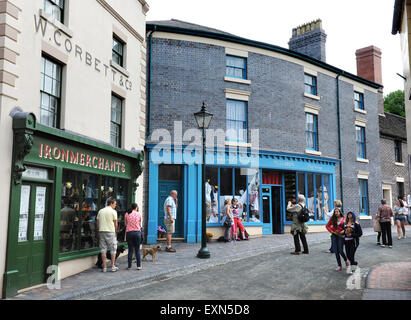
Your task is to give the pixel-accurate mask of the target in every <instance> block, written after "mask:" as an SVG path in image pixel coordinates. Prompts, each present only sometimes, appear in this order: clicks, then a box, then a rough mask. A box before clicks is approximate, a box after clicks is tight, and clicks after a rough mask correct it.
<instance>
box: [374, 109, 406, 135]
mask: <svg viewBox="0 0 411 320" xmlns="http://www.w3.org/2000/svg"><path fill="white" fill-rule="evenodd" d="M384 114H385V117H383V116H381V115H380V116H379V118H380V134H381V135H384V136H388V137H392V138H398V139H402V140H407V127H406V120H405V118H404V117H401V116H397V115H396V114H392V113H388V112H384Z"/></svg>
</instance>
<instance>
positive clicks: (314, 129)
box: [305, 113, 318, 151]
mask: <svg viewBox="0 0 411 320" xmlns="http://www.w3.org/2000/svg"><path fill="white" fill-rule="evenodd" d="M305 138H306V148H307V149H309V150H315V151H318V116H317V115H315V114H312V113H306V114H305Z"/></svg>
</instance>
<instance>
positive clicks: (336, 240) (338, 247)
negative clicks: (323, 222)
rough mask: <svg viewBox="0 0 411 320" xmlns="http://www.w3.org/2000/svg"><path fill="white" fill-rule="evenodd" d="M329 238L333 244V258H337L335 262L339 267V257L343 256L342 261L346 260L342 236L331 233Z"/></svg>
mask: <svg viewBox="0 0 411 320" xmlns="http://www.w3.org/2000/svg"><path fill="white" fill-rule="evenodd" d="M331 240H332V242H333V244H334V249H335V258H336V259H337V264H338V266H339V267H341V258H340V255H341V257H343V259H344V261H347V257H346V255H345V253H344V238H341V237H339V236H336V235H335V234H333V235H332V236H331Z"/></svg>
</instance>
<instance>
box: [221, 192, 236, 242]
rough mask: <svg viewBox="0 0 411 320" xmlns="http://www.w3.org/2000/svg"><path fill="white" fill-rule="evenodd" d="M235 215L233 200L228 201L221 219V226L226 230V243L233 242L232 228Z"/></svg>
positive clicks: (225, 202)
mask: <svg viewBox="0 0 411 320" xmlns="http://www.w3.org/2000/svg"><path fill="white" fill-rule="evenodd" d="M233 222H234V220H233V215H232V213H231V200H230V199H226V200H225V201H224V209H223V212H222V218H221V226H222V227H223V228H225V231H224V240H225V242H231V237H232V235H231V232H230V231H231V229H232V228H231V226H232V225H233Z"/></svg>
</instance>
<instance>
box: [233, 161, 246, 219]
mask: <svg viewBox="0 0 411 320" xmlns="http://www.w3.org/2000/svg"><path fill="white" fill-rule="evenodd" d="M234 174H235V175H234V186H235V188H234V197H235V198H236V199H237V200H238V203H239V204H240V205H241V208H240V209H239V213H240V216H241V217H242V220H243V221H247V220H248V200H247V169H234Z"/></svg>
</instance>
